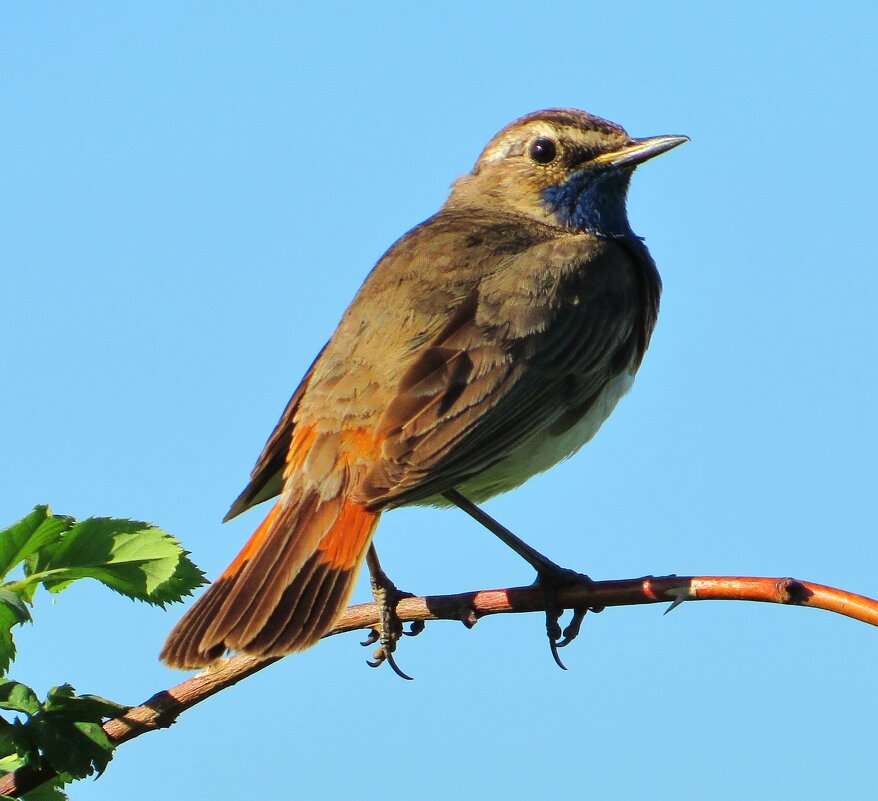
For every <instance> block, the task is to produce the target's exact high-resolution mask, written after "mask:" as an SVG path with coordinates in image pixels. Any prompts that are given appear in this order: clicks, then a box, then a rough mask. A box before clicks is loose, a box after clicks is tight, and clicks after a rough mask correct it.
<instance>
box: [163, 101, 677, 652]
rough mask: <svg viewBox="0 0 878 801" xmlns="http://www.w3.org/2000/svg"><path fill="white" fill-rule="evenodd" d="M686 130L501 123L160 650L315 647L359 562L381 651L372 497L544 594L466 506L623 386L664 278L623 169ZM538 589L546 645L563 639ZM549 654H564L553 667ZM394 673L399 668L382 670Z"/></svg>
mask: <svg viewBox="0 0 878 801" xmlns="http://www.w3.org/2000/svg"><path fill="white" fill-rule="evenodd" d="M684 141H687V139H686V137H684V136H656V137H651V138H647V139H635V138H632V137H631V136H629V135H628V134H627V133H626V132H625V131H624V129H622V128H621V127H619V126H618V125H615V124H614V123H611V122H608V121H606V120H603V119H600V118H599V117H595V116H592V115H590V114H587V113H585V112H583V111H577V110H574V109H549V110H545V111H538V112H535V113H533V114H528V115H527V116H525V117H522V118H521V119H518V120H516V121H515V122H513V123H511V124H510V125H508V126H507V127H505V128H504V129H503V130H502V131H500V132H499V133H498V134H497V135H496V136H495V137H494V138H493V139H492V140H491V141H490V142H489V143H488V145H487V146H486V147H485V149H484V150H483V151H482V154H481V155H480V156H479V158H478V161H477V162H476V164H475V166H474V167H473V169H472V171H471V172H470V173H469V174H467V175H464V176H463V177H461V178H459V179H458V180H457V181H456V182H455V183H454V185H453V188H452V190H451V193H450V195H449V197H448V200H447V201H446V203H445V205H444V206H443V207H442V208H441V209H440V210H439V212H438V213H436V214H435V215H434V216H433V217H431V218H430V219H428V220H426V221H425V222H423V223H421V224H420V225H418V226H417V227H416V228H414V229H412V230H411V231H409V232H408V233H407V234H406V235H405V236H403V237H402V238H401V239H399V240H398V241H397V242H396V243H395V244H394V245H393V246H392V247H391V248H390V250H388V251H387V253H386V254H385V255H384V256H383V257H382V258H381V260H380V261H379V262H378V264H377V265H376V266H375V268H374V269H373V270H372V272H371V273H370V274H369V276H368V277H367V278H366V280H365V281H364V283H363V285H362V287H361V288H360V290H359V292H358V293H357V295H356V297H355V298H354V300H353V301H352V303H351V305H350V306H349V307H348V309H347V311H346V312H345V313H344V316H343V317H342V319H341V322H340V323H339V325H338V327H337V328H336V330H335V333H334V334H333V335H332V338H331V339H330V340H329V342H328V343H327V344H326V346H325V347H324V348H323V350H322V351H321V352H320V354H319V355H318V356H317V358H316V359H315V360H314V363H313V364H312V365H311V367H310V368H309V369H308V372H307V373H306V374H305V377H304V378H303V379H302V382H301V383H300V384H299V387H298V389H296V391H295V393H294V394H293V396H292V398H291V399H290V401H289V403H288V404H287V407H286V410H285V411H284V413H283V415H282V416H281V419H280V422H279V423H278V424H277V427H276V428H275V430H274V432H273V433H272V435H271V437H270V438H269V440H268V442H267V444H266V445H265V448H264V450H263V451H262V454H261V455H260V457H259V460H258V462H257V463H256V466H255V468H254V469H253V472H252V474H251V480H250V483H249V484H248V486H247V487H246V489H245V490H244V491H243V492H242V493H241V495H240V497H239V498H238V499H237V500H236V501H235V503H234V504H233V505H232V507H231V509H230V511H229V514H228V515H227V518H226V519H229V518H231V517H234V516H236V515H238V514H240V513H241V512H243V511H245V510H246V509H249V508H250V507H251V506H254V505H256V504H259V503H261V502H263V501H265V500H268V499H270V498H273V497H275V496H278V499H277V501H276V502H275V504H274V506H272V508H271V510H270V511H269V512H268V514H267V516H266V517H265V519H264V520H263V522H262V523H261V524H260V525H259V527H258V528H257V529H256V531H255V533H254V534H253V535H252V536H251V538H250V540H249V541H248V542H247V544H246V545H245V546H244V548H243V550H242V551H241V552H240V553H239V554H238V556H237V557H236V558H235V559H234V561H233V562H232V563H231V564H230V565H229V567H228V568H227V569H226V570H225V571H224V572H223V574H222V575H221V576H220V577H219V578H218V579H217V580H216V581H215V582H214V583H213V585H212V586H211V587H210V588H209V589H208V590H207V591H206V592H205V593H204V595H202V596H201V598H199V599H198V601H197V602H196V603H195V604H194V606H193V607H192V608H191V609H190V610H189V611H188V612H187V613H186V614H185V615H184V617H183V618H182V620H181V621H180V622H179V623H178V624H177V626H176V627H175V628H174V630H173V631H172V632H171V634H170V636H169V637H168V640H167V643H166V644H165V647H164V650H163V651H162V659H163V660H164V661H165V662H167V663H168V664H169V665H171V666H174V667H180V668H199V667H202V666H204V665H207V664H208V663H210V662H211V661H213V660H214V659H216V658H217V657H219V656H220V655H222V654H223V653H224V652H225V651H227V650H228V651H239V652H243V653H247V654H254V655H259V656H274V655H280V654H286V653H289V652H292V651H299V650H302V649H304V648H307V647H309V646H310V645H313V644H314V643H315V642H317V640H319V639H320V637H321V636H323V634H325V633H326V631H327V630H328V629H329V628H330V627H331V626H332V624H333V622H334V621H335V619H336V618H337V617H338V615H339V614H340V613H341V611H342V610H343V608H344V607H345V605H346V603H347V600H348V597H349V595H350V593H351V589H352V588H353V586H354V582H355V580H356V577H357V574H358V572H359V569H360V565H361V563H362V562H363V560H364V559H366V561H368V563H369V566H370V568H371V570H372V581H373V589H374V590H375V593H376V598H377V599H378V601H379V603H380V605H381V610H382V615H381V625H380V626H379V627H378V630H377V631H376V632H375V636H374V637H373V640H372V642H375V641H377V640H380V647H379V652H378V661H379V662H380V661H381V660H382V658H383V659H387V660H389V661H390V663H391V664H392V665H393V666H394V668H395V664H394V662H393V657H392V652H393V648H394V646H395V642H396V639H397V638H398V636H399V633H400V631H401V626H400V625H399V622H398V619H397V618H395V614H394V609H395V604H396V601H397V600H398V598H399V597H400V595H401V593H399V591H397V590H396V588H395V586H394V585H393V584H392V583H391V582H390V581H389V580H388V579H387V577H386V576H385V575H384V573H383V571H381V568H380V565H379V563H378V559H377V555H376V554H375V551H374V548H373V547H372V546H371V542H372V536H373V533H374V531H375V527H376V525H377V523H378V519H379V517H380V516H381V514H382V512H384V511H386V510H388V509H393V508H394V507H397V506H404V505H409V504H429V505H446V506H448V505H455V506H458V507H460V508H462V509H463V510H464V511H466V512H468V513H469V514H471V515H472V516H474V517H476V518H477V519H478V520H480V521H481V522H482V523H484V524H485V525H486V526H487V527H488V528H490V529H491V530H492V531H493V532H494V533H495V534H497V535H498V536H500V537H501V539H503V540H504V541H505V542H506V543H507V544H509V545H510V546H511V547H513V548H514V549H515V550H516V551H517V552H518V553H520V554H521V555H522V556H523V557H524V558H525V559H527V560H528V561H529V562H530V563H531V564H532V565H533V566H534V568H535V569H536V570H537V575H538V581H539V582H540V583H541V585H542V586H543V588H544V591H545V592H546V595H547V600H548V601H552V599H553V598H554V593H555V591H556V590H557V588H558V587H559V586H560V585H562V584H564V583H567V582H570V581H588V579H587V577H585V576H580V575H579V574H573V573H572V571H566V570H563V569H562V568H560V567H558V566H557V565H556V564H555V563H554V562H552V561H550V560H549V559H547V558H546V557H544V556H542V555H541V554H539V553H538V552H537V551H535V550H534V549H533V548H531V547H530V546H528V545H527V544H526V543H524V542H523V541H521V540H520V539H518V538H517V537H516V536H515V535H513V534H512V533H511V532H510V531H509V530H508V529H505V528H504V527H503V526H501V525H500V524H499V523H497V522H496V521H494V520H493V519H492V518H490V517H488V516H487V515H486V514H485V513H484V512H482V511H481V510H480V509H479V508H478V507H477V506H476V504H477V503H480V502H481V501H483V500H485V499H487V498H490V497H492V496H493V495H496V494H498V493H501V492H505V491H507V490H510V489H512V488H513V487H516V486H518V485H519V484H521V483H522V482H524V481H526V480H527V479H528V478H530V477H531V476H533V475H535V474H536V473H539V472H541V471H543V470H546V469H548V468H549V467H551V466H552V465H554V464H555V463H557V462H558V461H560V460H562V459H564V458H566V457H568V456H570V455H571V454H573V453H574V452H575V451H576V450H578V449H579V448H580V447H581V446H582V445H583V444H585V443H586V442H588V441H589V440H590V439H591V438H592V437H593V436H594V434H595V433H596V432H597V430H598V428H599V427H600V426H601V424H602V423H603V421H604V420H605V419H606V418H607V416H608V415H609V414H610V413H611V412H612V410H613V408H614V407H615V405H616V403H617V401H618V400H619V399H620V398H621V397H622V395H624V394H625V393H626V392H627V391H628V389H629V388H630V387H631V383H632V381H633V380H634V375H635V373H636V372H637V369H638V367H639V366H640V363H641V360H642V359H643V354H644V352H645V351H646V348H647V346H648V345H649V340H650V336H651V334H652V330H653V327H654V325H655V322H656V316H657V314H658V307H659V294H660V292H661V282H660V279H659V276H658V273H657V271H656V268H655V264H654V263H653V260H652V258H651V257H650V255H649V253H648V251H647V249H646V247H645V246H644V244H643V242H642V241H641V240H640V239H639V238H638V237H637V236H635V235H634V233H633V232H632V230H631V228H630V226H629V223H628V215H627V211H626V205H625V202H626V194H627V190H628V183H629V180H630V178H631V175H632V173H633V171H634V168H635V167H636V166H637V165H638V164H640V163H641V162H643V161H646V160H647V159H649V158H652V157H653V156H656V155H658V154H660V153H663V152H665V151H666V150H669V149H671V148H672V147H676V146H677V145H679V144H681V143H682V142H684ZM561 611H562V610H561V609H560V608H558V606H557V604H556V603H554V602H550V603H547V632H548V635H549V641H550V644H551V646H552V650H553V653H554V654H555V656H556V659H557V651H556V648H557V647H558V646H559V645H562V644H566V642H567V641H569V640H570V639H572V637H573V636H575V634H576V630H577V629H578V626H579V621H581V618H582V615H583V614H584V613H585V610H577V612H576V615H575V621H574V624H572V625H571V626H568V628H567V630H566V631H565V632H564V635H565V636H564V637H563V639H562V632H561V630H560V626H559V625H558V619H559V617H560V614H561ZM559 664H560V661H559ZM395 669H396V668H395Z"/></svg>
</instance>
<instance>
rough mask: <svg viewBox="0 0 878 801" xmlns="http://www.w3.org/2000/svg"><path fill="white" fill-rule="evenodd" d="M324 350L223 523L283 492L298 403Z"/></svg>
mask: <svg viewBox="0 0 878 801" xmlns="http://www.w3.org/2000/svg"><path fill="white" fill-rule="evenodd" d="M325 349H326V346H325V345H324V346H323V348H321V350H320V353H318V354H317V358H316V359H314V361H313V362H311V366H310V367H309V368H308V372H307V373H305V377H304V378H303V379H302V380H301V381H300V382H299V386H298V387H296V391H295V392H294V393H293V396H292V397H291V398H290V400H289V402H288V403H287V406H286V408H285V409H284V413H283V414H282V415H281V418H280V420H278V423H277V425H276V426H275V427H274V431H272V432H271V436H270V437H269V438H268V441H267V442H266V443H265V447H263V449H262V453H260V454H259V458H258V459H257V460H256V464H255V465H254V467H253V470H252V471H251V472H250V481H249V483H248V484H247V486H246V487H244V490H243V492H242V493H241V494H240V495H239V496H238V497H237V499H236V500H235V502H234V503H233V504H232V506H231V508H230V509H229V511H228V513H227V514H226V516H225V517H224V518H223V522H226V521H227V520H231V519H232V518H233V517H237V516H238V515H239V514H241V513H242V512H246V511H247V510H248V509H249V508H250V507H251V506H256V505H257V504H260V503H262V502H263V501H267V500H268V499H269V498H273V497H274V496H275V495H278V494H279V493H280V491H281V489H282V487H283V472H284V466H285V464H286V458H287V452H288V451H289V449H290V442H291V441H292V438H293V428H294V427H295V424H296V423H295V417H296V410H297V409H298V408H299V403H300V402H301V400H302V396H303V395H304V394H305V389H306V388H307V387H308V383H309V381H310V380H311V374H312V373H313V372H314V365H315V364H317V360H318V359H319V358H320V356H321V354H322V353H323V351H324V350H325Z"/></svg>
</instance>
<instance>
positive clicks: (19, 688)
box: [0, 679, 41, 715]
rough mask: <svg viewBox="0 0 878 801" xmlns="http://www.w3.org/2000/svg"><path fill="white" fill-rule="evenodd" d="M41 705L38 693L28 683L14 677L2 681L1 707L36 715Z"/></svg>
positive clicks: (0, 686) (0, 692) (0, 689)
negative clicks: (14, 679)
mask: <svg viewBox="0 0 878 801" xmlns="http://www.w3.org/2000/svg"><path fill="white" fill-rule="evenodd" d="M40 706H41V705H40V702H39V699H38V698H37V696H36V693H35V692H34V691H33V690H32V689H31V688H30V687H28V686H27V685H26V684H22V683H21V682H18V681H13V680H12V679H4V680H2V681H0V709H12V710H14V711H15V712H24V713H26V714H28V715H35V714H36V713H37V712H39V711H40Z"/></svg>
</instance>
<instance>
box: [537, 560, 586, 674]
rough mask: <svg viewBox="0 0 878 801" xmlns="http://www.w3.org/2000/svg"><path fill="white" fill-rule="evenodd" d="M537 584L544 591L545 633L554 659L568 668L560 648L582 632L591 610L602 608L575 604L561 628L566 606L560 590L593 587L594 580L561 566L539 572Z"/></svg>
mask: <svg viewBox="0 0 878 801" xmlns="http://www.w3.org/2000/svg"><path fill="white" fill-rule="evenodd" d="M536 584H537V586H539V587H540V589H541V590H542V591H543V598H544V600H545V606H546V636H547V637H548V638H549V650H550V651H551V653H552V659H554V660H555V664H556V665H558V667H559V668H561V670H567V667H566V666H565V664H564V663H563V662H562V661H561V657H560V656H559V655H558V649H559V648H564V647H566V646H568V645H570V643H571V642H573V640H575V639H576V637H577V636H578V635H579V630H580V628H581V627H582V621H583V620H584V619H585V615H586V613H587V612H588V611H594V612H599V611H600V607H589V606H576V607H573V617H572V618H571V619H570V622H569V623H568V624H567V625H566V626H565V627H564V629H563V630H562V629H561V623H560V621H561V615H563V614H564V607H563V606H561V605H560V604H559V603H558V590H560V589H562V588H564V587H570V586H576V585H585V586H586V587H591V586H592V585H593V584H594V582H593V581H592V580H591V579H590V578H589V577H588V576H586V575H585V574H584V573H577V572H576V571H574V570H568V569H566V568H562V567H559V568H557V570H554V569H553V570H552V571H540V572H539V573H538V574H537V580H536Z"/></svg>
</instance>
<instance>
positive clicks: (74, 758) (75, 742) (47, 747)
mask: <svg viewBox="0 0 878 801" xmlns="http://www.w3.org/2000/svg"><path fill="white" fill-rule="evenodd" d="M26 725H27V729H28V733H29V735H30V737H31V738H32V740H33V741H34V743H35V744H36V745H37V746H38V747H39V749H40V751H41V752H42V755H43V757H44V759H45V760H46V761H47V762H48V763H49V765H50V766H51V767H52V769H53V770H55V771H56V772H58V773H67V774H69V775H70V776H71V777H73V778H75V779H82V778H84V777H86V776H90V775H91V774H92V773H93V772H94V771H97V772H98V773H103V772H104V769H105V768H106V767H107V763H108V762H109V761H110V760H111V759H112V758H113V749H114V747H115V746H114V745H113V743H112V742H111V741H110V738H109V737H107V733H106V732H105V731H104V730H103V728H101V725H100V724H99V723H86V722H83V721H76V720H72V719H71V718H70V717H69V716H68V715H66V714H63V713H59V712H40V713H39V714H38V715H35V716H34V717H32V718H31V719H30V720H29V721H28V722H27V724H26Z"/></svg>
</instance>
